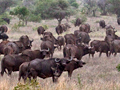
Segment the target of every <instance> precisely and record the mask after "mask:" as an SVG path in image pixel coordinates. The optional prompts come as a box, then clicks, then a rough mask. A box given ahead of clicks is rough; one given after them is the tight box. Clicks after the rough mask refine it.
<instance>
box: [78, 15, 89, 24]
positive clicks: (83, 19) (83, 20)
mask: <svg viewBox="0 0 120 90" xmlns="http://www.w3.org/2000/svg"><path fill="white" fill-rule="evenodd" d="M80 18H81V20H82V23H84V22H86V21H87V17H86V15H84V14H81V15H80Z"/></svg>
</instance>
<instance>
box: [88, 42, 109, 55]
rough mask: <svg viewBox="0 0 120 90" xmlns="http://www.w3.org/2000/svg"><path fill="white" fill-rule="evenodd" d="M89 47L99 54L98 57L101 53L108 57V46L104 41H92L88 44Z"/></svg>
mask: <svg viewBox="0 0 120 90" xmlns="http://www.w3.org/2000/svg"><path fill="white" fill-rule="evenodd" d="M90 46H91V47H94V48H95V51H97V52H100V53H99V57H100V56H101V54H102V53H106V56H107V57H108V52H109V51H110V46H109V44H108V43H107V42H106V41H100V40H93V41H92V42H91V43H90Z"/></svg>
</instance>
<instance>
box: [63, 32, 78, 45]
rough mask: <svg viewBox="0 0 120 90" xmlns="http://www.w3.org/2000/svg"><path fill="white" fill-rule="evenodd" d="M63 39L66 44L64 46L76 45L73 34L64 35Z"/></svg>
mask: <svg viewBox="0 0 120 90" xmlns="http://www.w3.org/2000/svg"><path fill="white" fill-rule="evenodd" d="M64 38H65V42H66V45H67V44H76V37H75V35H74V34H72V33H71V34H66V35H65V36H64Z"/></svg>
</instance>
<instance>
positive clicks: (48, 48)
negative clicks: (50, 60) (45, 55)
mask: <svg viewBox="0 0 120 90" xmlns="http://www.w3.org/2000/svg"><path fill="white" fill-rule="evenodd" d="M40 51H46V52H49V48H48V50H46V49H42V50H41V49H40Z"/></svg>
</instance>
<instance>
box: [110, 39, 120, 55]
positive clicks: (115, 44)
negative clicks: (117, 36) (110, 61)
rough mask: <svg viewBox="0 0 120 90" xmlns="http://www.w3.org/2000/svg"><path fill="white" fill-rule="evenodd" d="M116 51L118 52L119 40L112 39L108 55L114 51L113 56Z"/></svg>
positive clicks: (119, 50)
mask: <svg viewBox="0 0 120 90" xmlns="http://www.w3.org/2000/svg"><path fill="white" fill-rule="evenodd" d="M118 52H120V40H113V41H112V43H111V50H110V55H111V53H115V54H114V56H116V55H117V53H118Z"/></svg>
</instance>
